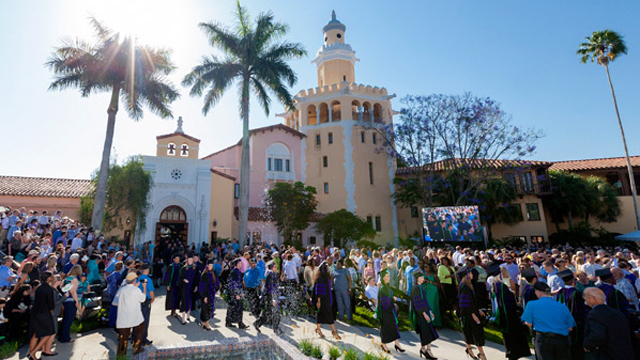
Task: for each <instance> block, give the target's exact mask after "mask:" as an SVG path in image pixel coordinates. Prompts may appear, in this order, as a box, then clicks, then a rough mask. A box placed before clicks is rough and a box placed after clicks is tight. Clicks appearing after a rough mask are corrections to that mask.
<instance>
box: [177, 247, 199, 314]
mask: <svg viewBox="0 0 640 360" xmlns="http://www.w3.org/2000/svg"><path fill="white" fill-rule="evenodd" d="M198 285H200V273H199V272H198V268H197V267H196V265H195V264H194V263H193V256H192V255H191V254H189V255H187V263H186V264H185V265H184V266H183V267H182V269H180V311H181V312H182V325H184V324H186V323H187V320H189V321H191V319H190V313H191V311H193V310H194V309H195V307H196V306H195V305H196V296H195V295H196V293H197V292H198Z"/></svg>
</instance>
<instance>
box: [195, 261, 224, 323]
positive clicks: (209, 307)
mask: <svg viewBox="0 0 640 360" xmlns="http://www.w3.org/2000/svg"><path fill="white" fill-rule="evenodd" d="M219 288H220V283H219V282H218V278H217V277H216V273H215V272H214V271H213V262H207V266H206V267H205V269H204V271H203V272H202V275H201V276H200V284H199V286H198V291H199V292H200V297H201V298H202V309H201V310H200V325H201V326H202V328H203V329H205V330H206V331H211V325H209V320H211V319H213V316H214V312H215V310H216V292H217V291H218V289H219Z"/></svg>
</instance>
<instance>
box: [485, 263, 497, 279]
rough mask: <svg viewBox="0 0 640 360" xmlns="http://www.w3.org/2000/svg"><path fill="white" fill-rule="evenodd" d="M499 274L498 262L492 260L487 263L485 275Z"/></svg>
mask: <svg viewBox="0 0 640 360" xmlns="http://www.w3.org/2000/svg"><path fill="white" fill-rule="evenodd" d="M499 274H500V264H499V263H497V262H495V261H493V262H490V263H489V264H488V265H487V276H497V275H499Z"/></svg>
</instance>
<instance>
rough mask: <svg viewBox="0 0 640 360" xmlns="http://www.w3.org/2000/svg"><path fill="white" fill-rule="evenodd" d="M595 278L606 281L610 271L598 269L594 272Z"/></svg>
mask: <svg viewBox="0 0 640 360" xmlns="http://www.w3.org/2000/svg"><path fill="white" fill-rule="evenodd" d="M596 276H597V277H599V278H600V280H606V279H608V278H610V277H611V269H609V268H605V269H598V270H596Z"/></svg>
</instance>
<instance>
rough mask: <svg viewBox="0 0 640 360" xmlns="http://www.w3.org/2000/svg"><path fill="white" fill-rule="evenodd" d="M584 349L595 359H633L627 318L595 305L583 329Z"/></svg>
mask: <svg viewBox="0 0 640 360" xmlns="http://www.w3.org/2000/svg"><path fill="white" fill-rule="evenodd" d="M583 345H584V347H585V349H587V350H589V351H590V353H591V355H596V356H595V357H591V358H596V359H607V360H609V359H611V360H618V359H633V358H634V354H633V347H632V345H631V331H630V330H629V322H628V320H627V318H626V317H625V316H624V315H623V314H622V313H621V312H620V311H618V310H616V309H613V308H610V307H608V306H607V305H605V304H602V305H597V306H596V307H594V308H593V309H591V311H590V312H589V315H587V321H586V324H585V328H584V341H583Z"/></svg>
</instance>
